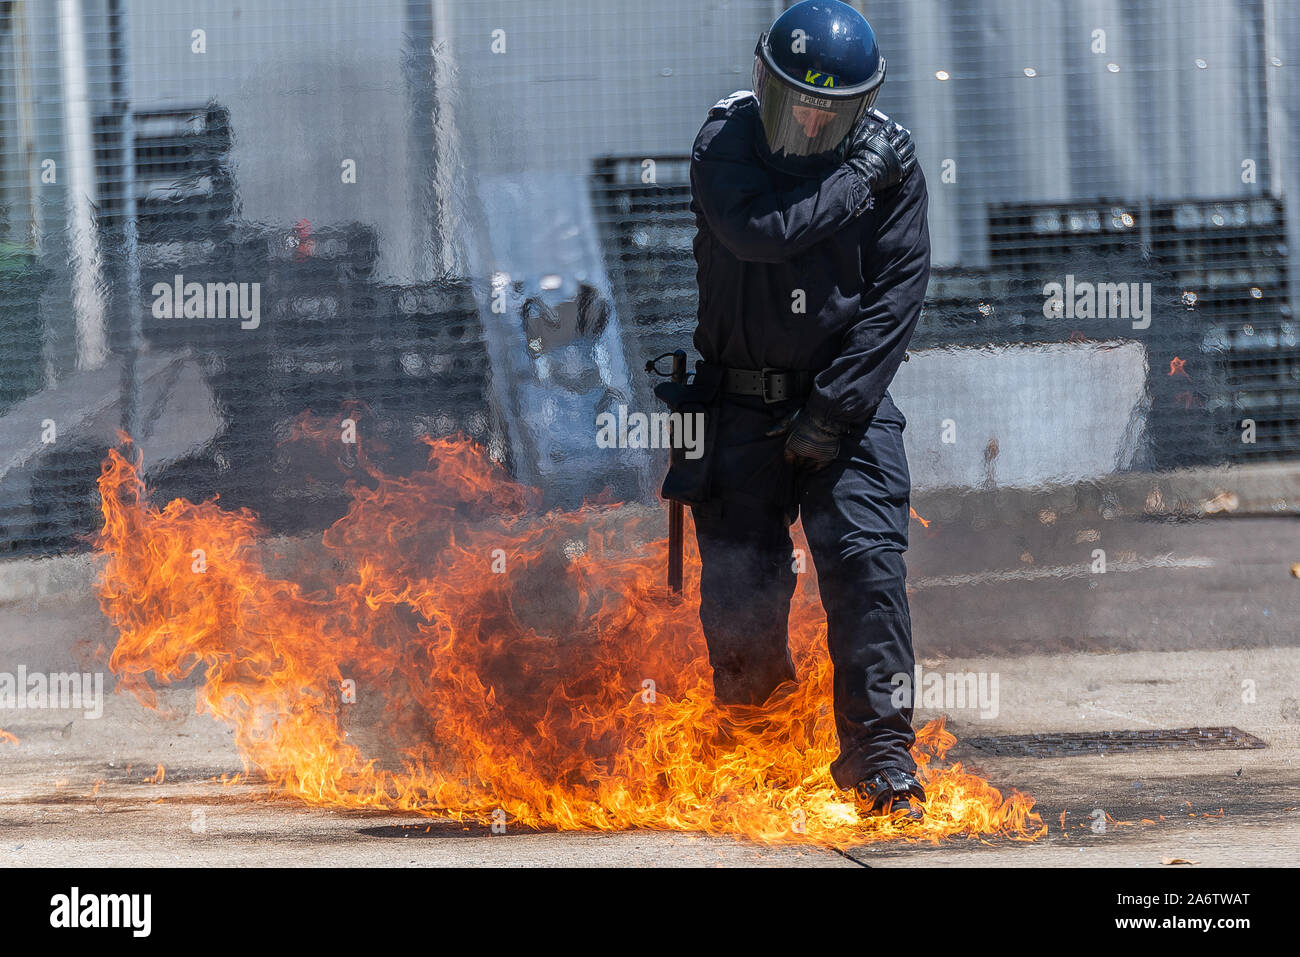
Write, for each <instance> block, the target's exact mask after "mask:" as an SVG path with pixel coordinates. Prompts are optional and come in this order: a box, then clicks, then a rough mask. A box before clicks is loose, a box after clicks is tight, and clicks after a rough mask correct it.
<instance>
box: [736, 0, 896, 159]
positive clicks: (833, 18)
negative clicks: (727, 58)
mask: <svg viewBox="0 0 1300 957" xmlns="http://www.w3.org/2000/svg"><path fill="white" fill-rule="evenodd" d="M884 82H885V58H884V57H883V56H881V55H880V48H879V47H878V46H877V45H876V34H875V31H873V30H872V29H871V24H869V23H867V21H866V19H865V18H864V17H863V16H862V14H860V13H858V11H856V10H854V9H853V8H852V7H850V6H849V5H848V4H847V3H840V2H839V0H803V2H802V3H796V4H795V5H794V6H793V7H791V8H790V9H789V10H787V11H785V13H783V14H781V16H779V17H777V19H776V22H775V23H773V24H772V28H771V29H770V30H768V31H767V32H766V33H764V34H763V35H762V36H761V37H759V40H758V46H757V47H755V49H754V94H755V95H756V96H757V97H758V104H759V110H760V112H761V114H762V117H763V132H764V139H765V142H764V143H761V144H759V145H760V152H761V153H762V154H763V159H764V160H765V161H766V162H768V163H769V164H771V165H772V166H774V167H776V168H778V169H781V170H783V171H785V172H788V173H792V174H794V175H797V176H807V175H813V174H816V173H818V172H821V171H823V170H825V169H826V168H827V167H829V166H834V165H836V164H838V163H841V162H843V160H844V154H845V150H846V149H847V148H848V142H849V139H850V137H851V135H852V134H853V131H854V130H855V129H856V128H857V125H858V123H859V122H860V121H861V119H862V116H863V114H865V113H866V112H867V110H869V109H870V108H871V107H872V105H873V104H874V103H875V102H876V96H877V95H878V94H879V93H880V87H881V86H882V85H883V84H884Z"/></svg>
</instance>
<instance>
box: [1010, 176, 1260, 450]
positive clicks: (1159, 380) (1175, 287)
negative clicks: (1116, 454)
mask: <svg viewBox="0 0 1300 957" xmlns="http://www.w3.org/2000/svg"><path fill="white" fill-rule="evenodd" d="M1189 205H1195V206H1197V207H1198V208H1205V209H1208V210H1211V211H1213V210H1214V209H1215V208H1217V207H1221V206H1222V204H1216V203H1197V204H1176V203H1125V202H1115V201H1098V202H1096V203H1091V204H1087V203H1084V204H1070V205H1065V204H1050V203H1048V204H1023V203H1008V204H1000V205H995V206H991V207H990V209H989V249H990V261H991V266H992V271H993V273H994V274H995V275H998V276H1002V277H1005V278H1007V279H1008V280H1009V281H1010V282H1011V284H1012V286H1013V287H1016V286H1020V287H1023V288H1022V289H1021V291H1020V294H1019V296H1018V298H1019V300H1020V301H1021V306H1022V308H1021V309H1020V310H1018V311H1019V312H1020V313H1021V314H1022V315H1028V316H1029V319H1028V320H1027V321H1026V322H1025V323H1024V324H1023V326H1022V327H1021V328H1022V333H1023V336H1024V339H1023V340H1022V341H1045V340H1046V341H1053V340H1054V341H1065V340H1069V339H1076V340H1079V339H1083V340H1103V339H1123V340H1131V341H1137V342H1141V343H1142V345H1143V346H1144V347H1145V349H1146V353H1147V362H1148V377H1147V391H1148V395H1149V398H1150V409H1149V411H1148V413H1147V420H1146V428H1145V433H1144V437H1145V442H1144V449H1143V453H1142V454H1141V456H1140V459H1139V463H1138V464H1139V466H1140V467H1145V468H1156V469H1168V468H1177V467H1180V466H1189V465H1202V464H1222V463H1226V462H1231V461H1238V460H1240V459H1241V458H1243V457H1246V455H1245V453H1244V451H1243V450H1245V449H1248V448H1251V447H1250V446H1246V445H1244V444H1243V443H1242V442H1241V440H1240V439H1241V435H1240V431H1239V429H1238V426H1239V424H1240V421H1239V420H1240V415H1239V414H1238V412H1237V410H1236V408H1235V403H1234V401H1233V397H1232V394H1231V389H1230V385H1229V381H1230V379H1229V375H1230V365H1229V362H1228V360H1229V359H1230V353H1229V351H1228V350H1227V349H1225V348H1224V345H1223V341H1224V340H1223V336H1222V330H1221V329H1220V328H1219V327H1218V326H1217V322H1218V321H1219V319H1220V318H1221V317H1222V316H1223V315H1224V314H1225V313H1223V312H1219V313H1218V314H1217V315H1216V314H1213V313H1207V312H1206V311H1205V304H1206V302H1207V300H1209V299H1220V297H1221V296H1222V294H1223V292H1225V291H1226V289H1223V288H1222V287H1220V286H1219V285H1217V284H1215V285H1211V284H1210V282H1209V272H1208V270H1211V269H1212V268H1213V267H1212V266H1211V265H1210V264H1211V263H1213V262H1214V260H1215V258H1216V257H1217V256H1220V255H1222V252H1223V250H1224V248H1225V247H1224V245H1223V244H1224V243H1225V241H1226V242H1227V243H1228V244H1229V245H1231V243H1232V242H1233V240H1232V237H1231V236H1230V235H1229V234H1228V233H1216V234H1209V233H1201V234H1196V233H1194V232H1187V233H1183V234H1180V233H1179V232H1178V230H1179V229H1181V225H1182V223H1183V222H1184V220H1181V219H1179V220H1177V221H1175V215H1174V214H1175V210H1176V209H1179V208H1183V207H1187V206H1189ZM1238 205H1240V206H1242V207H1243V208H1246V207H1247V206H1248V204H1246V203H1241V204H1238ZM1211 215H1213V212H1211ZM1216 228H1217V227H1216ZM1228 228H1229V231H1231V226H1230V225H1229V227H1228ZM1238 257H1239V261H1238V264H1237V268H1238V269H1239V270H1241V274H1242V275H1245V274H1247V273H1254V272H1256V271H1259V270H1262V269H1263V268H1264V262H1263V260H1262V259H1261V257H1260V256H1259V250H1258V249H1256V248H1252V249H1251V250H1250V251H1246V250H1244V249H1243V250H1240V251H1239V252H1238ZM1272 265H1273V267H1274V269H1275V270H1276V266H1277V262H1276V257H1274V262H1273V264H1272ZM1069 277H1073V279H1072V280H1070V281H1071V282H1072V283H1073V284H1074V285H1076V286H1077V285H1078V284H1081V283H1084V282H1087V283H1092V284H1094V285H1095V284H1098V283H1110V284H1121V285H1123V286H1124V287H1126V288H1127V289H1129V290H1130V291H1131V290H1132V289H1133V284H1137V285H1138V286H1139V287H1142V286H1144V285H1145V284H1148V283H1149V284H1150V290H1151V300H1150V305H1149V313H1148V314H1147V315H1145V316H1143V317H1141V318H1138V317H1136V316H1135V315H1134V313H1133V309H1132V306H1133V303H1132V302H1129V303H1127V306H1125V305H1124V304H1123V302H1122V301H1118V300H1115V299H1113V298H1111V297H1110V296H1103V295H1101V294H1098V295H1097V299H1096V311H1095V314H1094V315H1091V316H1079V315H1078V314H1077V313H1076V311H1075V309H1074V308H1071V309H1069V310H1068V312H1067V311H1065V310H1064V309H1063V310H1062V312H1061V313H1060V314H1057V315H1051V316H1047V315H1044V314H1043V313H1042V312H1041V311H1040V312H1038V314H1037V315H1034V314H1033V309H1034V305H1035V301H1036V304H1037V308H1038V309H1039V310H1041V308H1042V306H1043V304H1044V303H1045V301H1046V299H1047V297H1046V295H1045V294H1044V293H1043V286H1044V284H1046V283H1049V282H1057V283H1061V284H1063V285H1064V284H1065V283H1066V282H1067V279H1068V278H1069ZM1283 285H1284V283H1283ZM1067 288H1069V287H1067ZM1066 295H1067V296H1068V293H1067V294H1066ZM1077 301H1078V300H1077V298H1076V303H1077ZM1221 302H1223V304H1225V305H1226V303H1227V301H1226V300H1221ZM1246 302H1249V300H1246ZM1116 305H1119V307H1120V308H1119V310H1118V313H1119V314H1116V308H1115V307H1116ZM1236 305H1237V306H1245V303H1240V302H1239V303H1237V304H1236ZM1232 308H1236V306H1233V307H1230V311H1231V309H1232Z"/></svg>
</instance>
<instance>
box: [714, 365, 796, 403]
mask: <svg viewBox="0 0 1300 957" xmlns="http://www.w3.org/2000/svg"><path fill="white" fill-rule="evenodd" d="M812 387H813V374H812V373H811V372H808V371H806V370H803V369H794V370H785V369H770V368H769V369H732V368H729V367H727V368H723V370H722V391H723V392H729V393H731V394H732V395H756V396H761V397H762V399H763V401H764V402H767V403H769V404H771V403H773V402H784V401H785V400H786V399H803V398H807V396H808V394H809V393H811V392H812Z"/></svg>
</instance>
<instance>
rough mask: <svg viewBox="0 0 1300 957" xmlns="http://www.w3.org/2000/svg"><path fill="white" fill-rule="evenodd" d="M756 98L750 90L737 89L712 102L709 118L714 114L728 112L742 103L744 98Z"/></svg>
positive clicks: (718, 114) (719, 114)
mask: <svg viewBox="0 0 1300 957" xmlns="http://www.w3.org/2000/svg"><path fill="white" fill-rule="evenodd" d="M756 99H758V98H757V97H756V96H754V93H753V91H752V90H737V91H736V92H735V93H732V94H731V95H730V96H724V97H723V98H722V99H720V100H718V102H717V103H714V104H713V106H711V107H710V108H709V118H710V119H712V118H713V117H715V116H722V115H724V114H726V113H730V112H731V110H732V109H733V108H735V107H737V106H739V105H740V104H742V103H744V102H745V101H746V100H756Z"/></svg>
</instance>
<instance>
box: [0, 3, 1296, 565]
mask: <svg viewBox="0 0 1300 957" xmlns="http://www.w3.org/2000/svg"><path fill="white" fill-rule="evenodd" d="M858 6H859V9H862V10H863V12H865V13H866V15H867V16H868V18H869V19H870V20H871V22H872V24H873V26H874V27H875V29H876V31H877V33H878V34H879V36H880V37H881V42H882V46H883V51H884V53H885V55H886V57H887V59H888V63H889V68H888V78H887V81H886V85H885V88H884V92H883V94H882V96H881V99H880V100H879V102H878V104H877V105H878V107H880V108H881V109H883V110H884V111H885V112H887V113H889V114H891V115H892V116H895V117H896V118H898V119H899V120H900V121H901V122H903V123H904V124H905V125H907V126H908V127H909V128H910V129H912V130H913V133H914V136H915V139H916V143H917V150H918V155H919V158H920V162H921V166H922V168H923V170H924V173H925V175H926V177H927V180H928V182H929V186H930V228H931V232H932V236H933V242H934V251H935V270H934V274H933V277H932V281H931V285H930V290H929V296H928V299H927V305H926V311H925V314H924V317H923V320H922V324H921V327H920V329H919V331H918V333H917V337H916V339H915V341H914V343H913V352H914V357H915V358H916V359H918V360H919V361H916V362H912V363H909V366H908V367H907V368H905V370H904V373H903V374H901V375H900V378H899V383H898V387H897V389H896V397H897V398H898V400H899V404H900V406H902V407H903V408H904V410H905V411H906V412H907V413H908V417H909V422H910V425H909V434H908V441H909V454H911V455H912V456H913V458H914V461H915V463H916V468H914V473H915V474H914V480H915V481H916V484H917V486H918V487H919V488H926V487H934V488H940V487H949V486H953V487H962V486H963V483H966V482H968V481H970V480H969V478H967V477H964V476H966V475H967V473H968V472H969V469H968V468H967V466H966V465H963V464H962V463H961V462H959V461H958V458H957V457H955V456H957V455H958V452H957V451H955V450H952V449H949V448H948V447H947V445H945V444H944V441H943V439H942V437H941V435H942V431H943V430H942V423H943V422H944V421H945V420H947V419H949V418H951V417H952V416H953V415H955V414H958V413H970V414H969V418H968V421H970V422H971V423H972V432H971V436H972V442H973V443H974V445H975V446H977V451H976V452H974V453H972V455H976V456H978V454H980V452H981V450H987V448H988V447H989V445H988V443H989V442H990V441H996V444H997V445H998V447H1000V448H1001V449H1002V450H1003V454H1004V456H1005V461H1006V462H1014V461H1017V459H1016V458H1015V455H1016V454H1017V451H1018V452H1019V453H1021V457H1022V459H1023V460H1024V461H1025V462H1033V463H1035V466H1034V467H1033V468H1028V467H1026V468H1019V467H1011V466H1008V467H1007V468H1005V469H1004V470H1003V471H1002V472H999V473H998V475H997V477H996V478H997V481H998V482H999V483H1002V484H1007V485H1013V486H1014V485H1021V486H1023V485H1027V484H1034V483H1041V482H1043V481H1047V480H1051V479H1053V477H1055V478H1057V479H1060V480H1067V479H1068V480H1079V479H1083V478H1097V477H1101V476H1104V475H1107V474H1111V473H1114V472H1117V471H1123V470H1133V469H1170V468H1178V467H1183V466H1192V465H1205V464H1213V465H1218V464H1233V463H1235V464H1241V463H1252V462H1268V461H1292V460H1294V459H1295V458H1297V456H1300V328H1298V327H1297V325H1296V321H1295V317H1294V311H1293V310H1294V308H1295V292H1294V290H1293V289H1292V286H1291V283H1290V280H1289V266H1290V249H1291V248H1292V247H1293V246H1294V244H1295V241H1296V238H1297V237H1296V234H1295V230H1296V225H1295V222H1296V217H1295V216H1294V215H1293V214H1292V213H1291V212H1290V210H1288V200H1289V198H1290V197H1291V196H1293V195H1295V188H1296V185H1297V179H1296V177H1297V175H1300V174H1297V168H1298V167H1297V164H1296V163H1295V161H1294V159H1293V157H1294V155H1295V150H1294V147H1295V143H1296V140H1295V137H1296V130H1297V128H1298V127H1297V122H1298V121H1300V116H1298V115H1297V113H1298V111H1300V93H1297V90H1298V89H1300V86H1298V85H1297V84H1295V83H1294V82H1291V76H1292V70H1293V66H1292V62H1291V60H1292V55H1293V54H1294V55H1300V49H1298V48H1297V45H1298V44H1300V10H1297V9H1295V8H1294V7H1293V6H1292V5H1290V4H1285V3H1277V2H1273V0H1254V2H1241V3H1237V4H1232V5H1223V4H1220V3H1217V2H1210V0H1195V2H1190V3H1177V2H1173V0H1144V2H1139V3H1132V4H1125V5H1115V4H1112V3H1109V2H1104V0H1078V2H1066V0H1048V2H1034V0H978V2H977V0H960V2H939V0H887V2H886V0H872V2H869V3H863V4H859V5H858ZM783 7H784V5H783V4H780V3H773V2H739V0H715V2H704V3H697V2H686V0H669V2H666V3H662V4H641V3H633V2H625V3H594V2H590V0H583V2H577V0H565V2H562V3H558V4H556V3H540V2H536V0H489V2H476V3H468V2H462V0H427V2H414V0H323V2H310V3H309V2H285V3H277V4H245V5H235V4H230V3H222V2H183V3H176V2H171V0H59V2H57V3H56V2H50V3H37V2H30V0H28V2H24V0H7V2H4V3H0V440H2V455H3V458H2V459H0V549H4V550H5V551H8V552H11V553H45V552H50V551H59V550H65V549H69V548H77V547H80V545H81V544H82V543H83V542H84V541H85V537H86V535H87V534H88V533H90V532H91V531H92V530H93V529H94V527H95V522H96V517H97V516H96V494H95V489H94V479H95V476H96V475H97V474H98V470H99V462H100V459H101V458H102V455H103V453H104V450H105V449H106V448H108V447H109V446H111V445H113V444H115V443H116V442H117V434H116V433H117V430H118V429H120V428H126V429H127V430H128V431H130V432H131V434H132V435H133V437H134V438H135V440H136V442H137V443H138V445H139V447H140V449H141V451H142V453H143V454H144V457H145V465H146V469H147V472H148V476H149V480H150V484H151V486H152V487H154V488H155V489H156V491H157V494H158V495H160V496H176V495H184V496H186V497H189V498H202V497H208V496H210V495H213V494H219V495H220V496H221V500H222V501H223V503H228V504H229V505H231V506H236V505H248V506H250V507H253V508H255V509H256V510H257V511H258V512H259V513H260V514H261V515H262V516H263V517H264V518H265V519H266V521H267V522H268V523H269V524H270V525H271V526H272V527H274V528H279V529H285V530H292V529H295V528H302V527H306V526H312V525H314V526H319V525H321V524H323V523H326V522H328V521H330V520H331V519H332V517H335V516H336V515H337V514H338V510H339V509H340V508H342V507H343V502H344V501H345V495H344V492H343V485H344V483H345V481H347V480H348V479H361V480H364V474H363V472H362V471H361V470H360V467H359V466H358V464H357V462H356V461H355V460H353V459H349V458H348V457H346V456H343V457H339V456H332V457H331V456H325V457H321V456H314V457H313V456H312V455H309V454H307V453H306V452H305V451H304V449H303V446H302V444H301V443H295V441H294V439H295V437H301V435H302V433H303V429H304V425H303V423H304V422H307V421H315V419H304V415H308V416H312V417H317V418H321V419H324V420H327V421H329V422H331V423H335V424H337V423H338V422H339V421H340V420H341V419H343V418H351V419H352V420H353V421H354V422H355V423H356V424H357V425H358V427H359V428H361V429H362V431H363V432H364V433H365V434H366V435H368V436H371V437H373V438H374V440H375V441H374V442H373V443H372V444H371V446H370V448H371V449H372V450H373V451H374V453H375V454H376V455H377V456H378V457H379V458H380V459H381V460H382V464H383V466H384V467H385V468H386V469H388V470H397V471H400V470H402V469H406V468H414V467H416V466H418V465H419V464H420V463H421V462H422V461H423V455H422V447H421V446H420V445H419V443H418V441H417V439H418V437H419V436H421V435H434V436H438V435H447V434H452V433H455V432H462V433H465V434H467V435H469V436H470V437H472V438H474V439H476V440H478V441H481V442H483V443H484V444H486V445H487V446H488V448H489V449H490V450H491V451H492V454H493V455H494V456H495V457H496V458H497V459H498V460H500V461H502V462H504V463H505V464H506V465H507V466H508V467H509V468H510V469H511V471H512V472H513V473H514V474H516V475H517V476H518V477H519V478H521V479H522V480H524V481H526V482H529V483H532V484H535V485H538V486H541V487H542V488H543V490H544V492H545V494H546V496H547V501H549V502H550V503H552V504H559V505H574V504H577V503H578V502H580V501H581V500H582V499H583V498H584V497H586V496H591V495H595V494H599V493H601V492H602V490H604V491H605V492H606V493H607V494H610V495H613V496H614V497H618V498H626V499H642V500H646V501H651V500H653V499H654V498H655V494H656V491H657V488H658V482H659V479H660V477H661V474H662V468H663V465H664V459H663V457H662V453H661V452H658V451H655V450H638V449H620V450H608V449H601V448H598V447H597V445H596V444H595V442H594V441H593V434H594V427H593V424H592V423H593V420H594V418H595V416H596V415H598V414H599V413H600V412H601V411H602V410H608V409H610V408H612V407H613V406H615V405H617V404H620V403H624V404H626V403H631V404H633V405H636V406H639V407H642V408H649V407H650V406H651V404H652V403H653V399H652V397H651V396H650V394H649V391H648V382H647V380H646V378H645V375H644V373H643V372H642V371H641V370H642V366H643V363H644V361H645V359H646V358H648V357H650V356H653V355H656V354H659V353H662V352H665V351H670V350H672V349H676V348H685V349H688V350H689V349H690V346H691V336H692V330H693V326H694V320H695V310H696V291H695V280H696V266H695V262H694V260H693V258H692V252H691V241H692V237H693V235H694V220H693V217H692V215H691V213H690V210H689V208H688V204H689V199H690V195H689V193H690V189H689V180H688V161H689V153H690V149H691V144H692V141H693V139H694V136H695V133H696V132H697V130H698V128H699V126H700V124H701V123H702V121H703V119H704V115H705V112H706V110H707V109H708V107H709V106H710V105H711V104H712V103H713V102H714V101H716V100H717V99H719V98H720V97H722V96H725V95H727V94H729V93H731V92H732V91H734V90H737V89H743V88H746V87H748V86H749V82H750V68H751V63H752V57H753V46H754V42H755V39H756V38H757V36H758V34H759V32H760V31H761V30H763V29H764V28H765V27H766V26H767V25H768V24H770V23H771V21H772V19H773V18H774V17H775V16H776V15H777V14H778V13H779V12H780V11H781V9H783ZM1099 344H1100V345H1104V346H1105V348H1103V349H1101V350H1100V351H1098V349H1097V348H1096V347H1097V346H1098V345H1099ZM1121 346H1123V348H1121ZM1130 346H1131V347H1132V348H1129V347H1130ZM1025 347H1029V348H1027V349H1026V348H1025ZM1010 349H1018V350H1023V351H1022V352H1017V353H1015V356H1016V357H1017V358H1015V361H1011V360H1010V359H1009V358H1008V357H1009V356H1010V355H1011V353H1009V352H1008V351H1007V350H1010ZM1063 370H1064V371H1063ZM1083 370H1086V372H1085V371H1083ZM958 396H961V397H964V398H962V400H961V401H962V402H963V403H967V404H968V406H970V407H972V408H973V409H974V411H973V412H971V411H970V408H963V409H958V408H956V407H954V403H955V402H956V401H957V400H956V398H955V397H958ZM1045 409H1046V410H1052V412H1053V415H1046V414H1044V411H1043V410H1045ZM1062 422H1064V423H1067V425H1065V426H1062V425H1061V423H1062ZM972 461H974V460H972ZM980 468H981V469H982V468H983V467H982V466H981V467H980ZM981 474H983V472H982V471H981Z"/></svg>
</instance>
